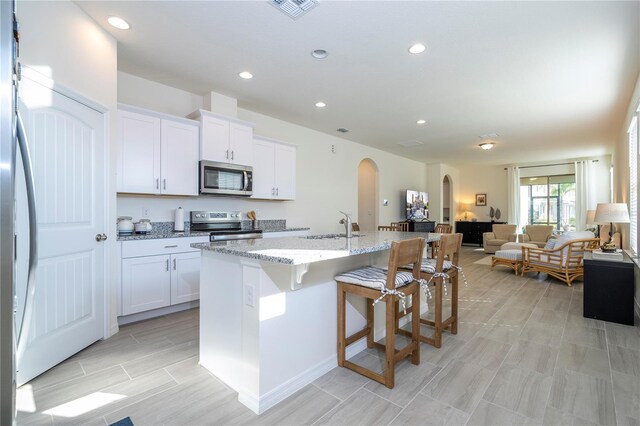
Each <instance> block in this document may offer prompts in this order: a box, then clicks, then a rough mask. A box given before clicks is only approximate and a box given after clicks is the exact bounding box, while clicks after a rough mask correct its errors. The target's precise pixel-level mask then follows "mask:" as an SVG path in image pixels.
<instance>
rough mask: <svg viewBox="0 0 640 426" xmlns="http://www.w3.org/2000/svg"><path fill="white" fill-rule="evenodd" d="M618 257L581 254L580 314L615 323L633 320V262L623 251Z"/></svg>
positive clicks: (625, 322)
mask: <svg viewBox="0 0 640 426" xmlns="http://www.w3.org/2000/svg"><path fill="white" fill-rule="evenodd" d="M623 255H624V258H623V260H621V261H615V260H600V259H598V260H596V259H592V258H591V253H585V255H584V295H583V306H582V307H583V316H584V317H585V318H593V319H599V320H602V321H611V322H617V323H619V324H626V325H634V324H633V295H634V293H635V280H634V278H633V271H634V267H635V265H634V264H633V262H632V261H631V259H629V256H627V254H626V253H623Z"/></svg>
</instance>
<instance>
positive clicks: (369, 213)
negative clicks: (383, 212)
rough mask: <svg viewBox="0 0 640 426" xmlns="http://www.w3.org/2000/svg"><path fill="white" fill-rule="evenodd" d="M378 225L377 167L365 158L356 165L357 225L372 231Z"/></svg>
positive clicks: (364, 229) (363, 229)
mask: <svg viewBox="0 0 640 426" xmlns="http://www.w3.org/2000/svg"><path fill="white" fill-rule="evenodd" d="M377 223H378V166H377V165H376V163H375V162H374V161H373V160H371V159H369V158H365V159H363V160H362V161H360V164H358V225H360V230H361V231H374V230H375V229H377Z"/></svg>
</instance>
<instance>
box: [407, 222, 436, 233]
mask: <svg viewBox="0 0 640 426" xmlns="http://www.w3.org/2000/svg"><path fill="white" fill-rule="evenodd" d="M408 223H409V232H433V231H435V229H436V223H435V222H432V221H430V220H425V221H422V222H408Z"/></svg>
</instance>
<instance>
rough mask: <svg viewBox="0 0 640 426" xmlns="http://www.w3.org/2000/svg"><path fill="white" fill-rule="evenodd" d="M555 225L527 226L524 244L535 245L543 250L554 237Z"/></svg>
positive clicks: (523, 235)
mask: <svg viewBox="0 0 640 426" xmlns="http://www.w3.org/2000/svg"><path fill="white" fill-rule="evenodd" d="M553 228H554V226H553V225H527V226H525V227H524V234H522V242H523V243H531V244H535V245H537V246H538V247H540V248H542V247H544V246H545V245H546V244H547V241H549V239H550V238H552V237H553Z"/></svg>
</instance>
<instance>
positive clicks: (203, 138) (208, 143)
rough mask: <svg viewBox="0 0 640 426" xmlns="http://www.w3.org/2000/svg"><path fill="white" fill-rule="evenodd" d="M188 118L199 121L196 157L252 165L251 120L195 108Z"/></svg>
mask: <svg viewBox="0 0 640 426" xmlns="http://www.w3.org/2000/svg"><path fill="white" fill-rule="evenodd" d="M188 118H191V119H194V120H200V159H201V160H208V161H218V162H221V163H231V164H241V165H243V166H251V165H253V164H252V163H253V152H252V143H253V126H254V125H253V123H249V122H247V121H241V120H238V119H235V118H230V117H225V116H223V115H220V114H216V113H213V112H210V111H205V110H202V109H200V110H197V111H195V112H193V113H191V114H189V116H188Z"/></svg>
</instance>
